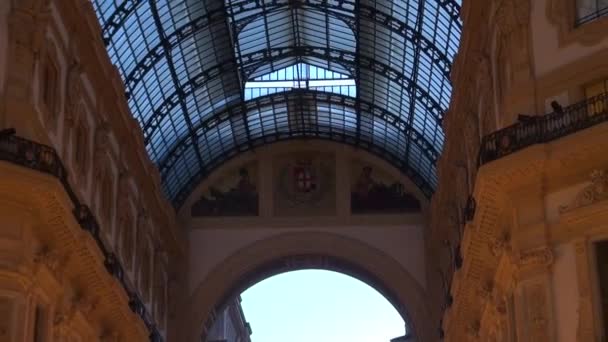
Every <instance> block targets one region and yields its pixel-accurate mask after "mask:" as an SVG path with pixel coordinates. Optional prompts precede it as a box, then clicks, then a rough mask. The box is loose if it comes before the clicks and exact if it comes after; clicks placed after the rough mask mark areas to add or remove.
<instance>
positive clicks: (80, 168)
mask: <svg viewBox="0 0 608 342" xmlns="http://www.w3.org/2000/svg"><path fill="white" fill-rule="evenodd" d="M76 108H79V109H80V106H78V107H76ZM78 115H83V114H82V113H78ZM85 121H86V119H85V118H83V117H81V118H80V119H79V120H78V124H77V125H76V129H75V130H74V165H75V167H76V171H77V173H79V175H80V176H82V177H84V176H85V175H86V173H87V171H88V159H87V156H88V155H89V129H88V127H87V124H86V122H85Z"/></svg>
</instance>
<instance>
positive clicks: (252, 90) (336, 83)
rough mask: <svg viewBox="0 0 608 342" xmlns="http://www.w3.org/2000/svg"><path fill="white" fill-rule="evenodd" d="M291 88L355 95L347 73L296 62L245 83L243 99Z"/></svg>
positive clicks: (352, 81)
mask: <svg viewBox="0 0 608 342" xmlns="http://www.w3.org/2000/svg"><path fill="white" fill-rule="evenodd" d="M292 89H310V90H317V91H324V92H330V93H335V94H341V95H345V96H351V97H355V96H356V91H357V89H356V84H355V80H354V79H353V78H351V77H349V76H347V75H342V74H340V73H337V72H333V71H330V70H326V69H323V68H319V67H316V66H314V65H309V64H305V63H298V64H294V65H292V66H289V67H287V68H284V69H281V70H277V71H274V72H272V73H270V74H266V75H262V76H260V77H256V78H254V79H253V80H251V81H248V82H247V83H245V99H246V100H251V99H254V98H256V97H260V96H265V95H270V94H274V93H278V92H283V91H289V90H292Z"/></svg>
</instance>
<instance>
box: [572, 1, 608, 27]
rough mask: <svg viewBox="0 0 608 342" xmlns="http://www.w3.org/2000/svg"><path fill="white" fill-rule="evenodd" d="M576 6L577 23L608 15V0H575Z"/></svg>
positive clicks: (580, 23)
mask: <svg viewBox="0 0 608 342" xmlns="http://www.w3.org/2000/svg"><path fill="white" fill-rule="evenodd" d="M576 7H577V8H576V16H577V17H576V19H577V20H576V22H577V24H578V25H582V24H585V23H588V22H590V21H593V20H595V19H598V18H600V17H604V16H608V0H577V2H576Z"/></svg>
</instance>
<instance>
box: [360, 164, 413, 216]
mask: <svg viewBox="0 0 608 342" xmlns="http://www.w3.org/2000/svg"><path fill="white" fill-rule="evenodd" d="M372 172H373V169H372V168H371V167H370V166H365V167H363V168H362V169H361V174H360V175H359V178H358V179H357V181H356V182H355V184H354V186H353V191H352V193H351V211H352V212H353V213H354V214H365V213H368V214H371V213H380V214H381V213H395V212H409V211H418V210H420V202H418V200H417V199H416V198H415V197H414V196H413V195H411V194H409V193H407V192H405V190H404V187H403V184H401V183H398V182H394V183H393V184H391V185H386V184H383V183H381V182H377V181H376V180H374V178H373V176H372Z"/></svg>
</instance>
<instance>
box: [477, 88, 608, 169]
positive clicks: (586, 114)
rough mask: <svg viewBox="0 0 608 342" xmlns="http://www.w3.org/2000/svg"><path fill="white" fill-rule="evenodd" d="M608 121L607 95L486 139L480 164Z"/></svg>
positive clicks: (529, 119)
mask: <svg viewBox="0 0 608 342" xmlns="http://www.w3.org/2000/svg"><path fill="white" fill-rule="evenodd" d="M606 121H608V94H607V93H604V94H600V95H598V96H595V97H592V98H589V99H587V100H585V101H581V102H578V103H575V104H573V105H571V106H568V107H566V108H564V109H563V110H561V111H557V112H552V113H549V114H546V115H544V116H534V117H530V118H528V119H525V120H520V121H519V122H517V123H515V124H513V125H511V126H508V127H506V128H503V129H501V130H498V131H496V132H494V133H492V134H489V135H486V136H485V137H484V138H483V139H482V141H481V148H480V151H479V165H484V164H487V163H489V162H491V161H494V160H497V159H500V158H502V157H504V156H507V155H509V154H512V153H514V152H517V151H519V150H522V149H524V148H526V147H529V146H532V145H534V144H543V143H547V142H549V141H552V140H555V139H558V138H561V137H564V136H566V135H569V134H572V133H575V132H578V131H580V130H583V129H585V128H589V127H591V126H594V125H597V124H600V123H603V122H606Z"/></svg>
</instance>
